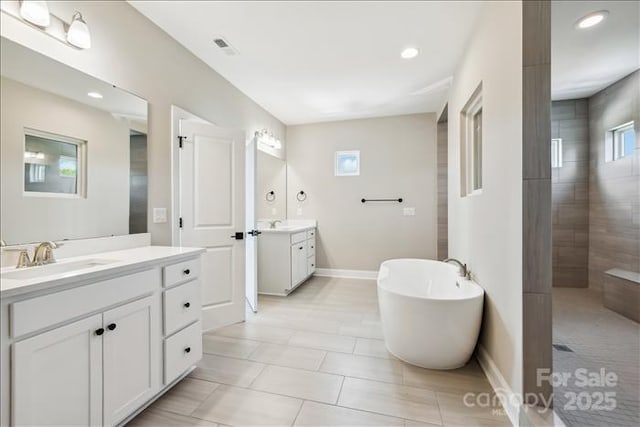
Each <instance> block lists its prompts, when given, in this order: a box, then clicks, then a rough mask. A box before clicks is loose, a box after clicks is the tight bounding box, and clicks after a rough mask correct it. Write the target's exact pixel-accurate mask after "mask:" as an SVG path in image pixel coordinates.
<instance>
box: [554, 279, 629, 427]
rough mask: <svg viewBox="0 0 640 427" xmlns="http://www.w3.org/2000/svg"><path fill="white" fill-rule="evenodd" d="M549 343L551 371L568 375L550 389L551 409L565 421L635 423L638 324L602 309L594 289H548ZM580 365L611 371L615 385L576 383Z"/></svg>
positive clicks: (571, 423)
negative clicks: (550, 302)
mask: <svg viewBox="0 0 640 427" xmlns="http://www.w3.org/2000/svg"><path fill="white" fill-rule="evenodd" d="M553 344H554V347H553V369H554V372H556V373H570V374H572V378H570V379H569V380H568V381H567V382H566V383H565V384H562V385H559V386H557V387H555V388H554V409H555V411H556V413H557V414H558V415H559V416H560V418H561V419H562V420H563V421H564V422H565V423H566V424H567V426H638V425H640V324H638V323H636V322H634V321H633V320H630V319H627V318H626V317H623V316H621V315H619V314H617V313H615V312H613V311H611V310H609V309H607V308H605V307H604V306H603V304H602V294H601V293H600V292H598V291H595V290H592V289H575V288H554V289H553ZM580 368H583V369H585V370H586V372H588V373H589V374H592V373H593V374H594V375H595V374H597V375H598V378H600V375H601V372H602V371H601V370H602V369H604V370H605V371H604V372H605V375H606V373H607V372H613V373H615V374H616V375H617V381H616V384H615V385H612V383H613V380H611V382H610V384H609V385H606V386H604V387H603V386H598V385H595V384H594V386H593V387H589V386H582V385H579V384H578V385H577V384H576V381H575V379H576V377H575V373H576V369H580ZM583 372H585V371H583ZM594 378H595V377H594ZM607 392H608V393H609V397H610V398H609V400H608V401H607V400H605V401H602V402H600V400H601V397H603V396H605V393H607ZM574 397H575V399H574ZM613 401H614V402H615V408H614V409H612V410H609V409H608V408H609V407H613V406H614V405H612V404H611V403H612V402H613ZM598 403H601V404H600V406H601V407H600V408H594V406H595V405H597V404H598Z"/></svg>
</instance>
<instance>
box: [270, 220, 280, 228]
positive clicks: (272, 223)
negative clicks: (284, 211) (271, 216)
mask: <svg viewBox="0 0 640 427" xmlns="http://www.w3.org/2000/svg"><path fill="white" fill-rule="evenodd" d="M278 223H282V221H280V220H279V219H276V220H275V221H269V228H276V224H278Z"/></svg>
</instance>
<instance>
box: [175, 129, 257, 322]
mask: <svg viewBox="0 0 640 427" xmlns="http://www.w3.org/2000/svg"><path fill="white" fill-rule="evenodd" d="M179 135H180V136H181V137H182V138H181V139H182V148H181V149H180V152H179V181H180V190H179V193H180V197H179V211H180V213H179V216H180V224H181V227H180V229H179V239H180V242H179V243H180V246H196V247H203V248H206V252H205V253H204V254H203V255H202V272H201V287H202V328H203V330H209V329H215V328H219V327H222V326H225V325H229V324H232V323H237V322H241V321H243V320H244V304H245V302H244V301H245V240H244V236H245V233H244V231H245V209H244V204H245V182H244V180H245V176H244V169H245V168H244V163H245V134H244V132H243V131H238V130H231V129H224V128H219V127H216V126H214V125H212V124H208V123H203V122H202V121H191V120H180V121H179Z"/></svg>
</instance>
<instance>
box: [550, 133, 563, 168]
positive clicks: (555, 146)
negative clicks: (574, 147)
mask: <svg viewBox="0 0 640 427" xmlns="http://www.w3.org/2000/svg"><path fill="white" fill-rule="evenodd" d="M551 167H552V168H561V167H562V138H554V139H552V140H551Z"/></svg>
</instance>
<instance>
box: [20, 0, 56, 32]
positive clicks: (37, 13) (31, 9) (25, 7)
mask: <svg viewBox="0 0 640 427" xmlns="http://www.w3.org/2000/svg"><path fill="white" fill-rule="evenodd" d="M20 16H22V18H23V19H24V20H25V21H28V22H30V23H32V24H34V25H37V26H39V27H48V26H49V24H51V15H49V6H47V2H46V1H29V0H22V4H21V5H20Z"/></svg>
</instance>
